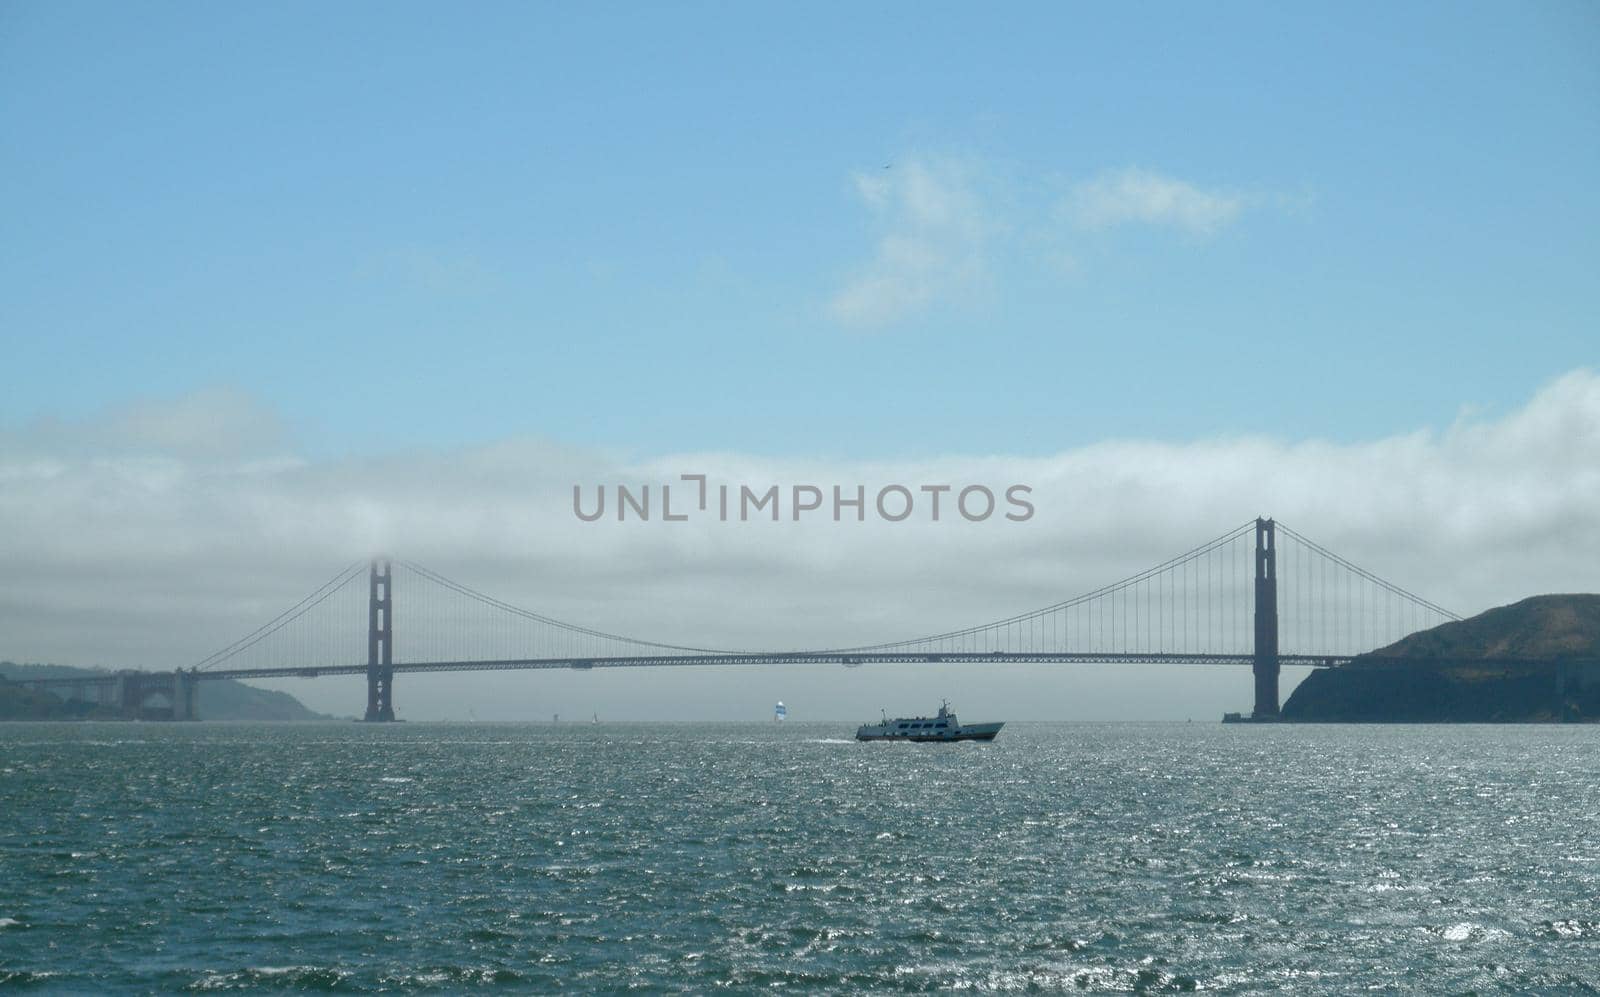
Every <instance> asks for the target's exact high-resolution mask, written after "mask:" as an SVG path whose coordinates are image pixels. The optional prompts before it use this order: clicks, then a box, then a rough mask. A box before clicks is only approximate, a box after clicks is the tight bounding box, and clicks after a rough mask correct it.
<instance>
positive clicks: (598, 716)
mask: <svg viewBox="0 0 1600 997" xmlns="http://www.w3.org/2000/svg"><path fill="white" fill-rule="evenodd" d="M589 722H590V723H592V724H597V723H599V722H600V714H598V713H596V714H595V715H594V719H592V720H590V721H589Z"/></svg>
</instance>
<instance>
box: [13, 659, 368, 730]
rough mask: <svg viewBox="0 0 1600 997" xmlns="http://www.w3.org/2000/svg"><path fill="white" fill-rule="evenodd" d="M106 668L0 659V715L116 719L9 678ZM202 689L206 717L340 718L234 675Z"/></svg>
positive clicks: (84, 672) (64, 675) (96, 672)
mask: <svg viewBox="0 0 1600 997" xmlns="http://www.w3.org/2000/svg"><path fill="white" fill-rule="evenodd" d="M103 674H105V673H104V671H99V670H95V669H89V668H68V667H65V666H62V665H19V664H16V663H14V662H10V661H0V678H4V679H7V680H10V681H9V682H3V683H0V720H86V719H87V720H94V719H110V720H114V719H117V717H116V715H115V714H114V713H113V712H112V711H110V710H108V709H104V708H100V707H95V706H94V705H93V704H90V703H79V702H64V701H63V700H62V698H61V696H60V695H59V694H57V693H55V692H53V691H42V690H41V691H34V690H31V689H25V688H22V687H20V686H16V685H12V684H10V683H11V682H15V681H18V680H21V679H28V678H73V677H76V676H85V677H88V676H96V675H103ZM199 689H200V702H199V712H200V717H201V719H203V720H258V721H260V720H266V721H274V720H298V721H309V720H334V719H337V718H336V717H330V716H328V715H327V714H324V713H317V712H315V711H313V710H309V709H307V708H306V707H305V705H304V704H302V703H301V702H300V701H299V700H298V699H296V698H294V697H293V696H291V695H289V694H288V693H286V692H274V691H272V690H269V689H257V688H255V687H254V686H249V685H245V684H244V683H243V682H235V681H233V680H232V679H220V680H218V681H215V682H203V683H201V684H200V686H199ZM62 692H65V690H62Z"/></svg>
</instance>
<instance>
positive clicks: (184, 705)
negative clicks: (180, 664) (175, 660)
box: [172, 668, 200, 720]
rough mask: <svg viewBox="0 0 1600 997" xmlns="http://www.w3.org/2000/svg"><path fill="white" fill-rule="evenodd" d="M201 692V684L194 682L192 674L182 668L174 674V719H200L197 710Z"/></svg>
mask: <svg viewBox="0 0 1600 997" xmlns="http://www.w3.org/2000/svg"><path fill="white" fill-rule="evenodd" d="M199 691H200V683H199V682H196V681H195V680H194V676H193V675H192V674H190V673H189V672H186V671H184V670H183V669H182V668H179V669H178V670H177V671H175V672H173V673H172V719H174V720H199V719H200V715H199V712H198V711H197V710H196V708H195V707H196V699H197V697H198V694H199Z"/></svg>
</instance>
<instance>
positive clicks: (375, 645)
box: [362, 558, 394, 723]
mask: <svg viewBox="0 0 1600 997" xmlns="http://www.w3.org/2000/svg"><path fill="white" fill-rule="evenodd" d="M380 564H381V565H382V571H380V570H379V565H380ZM393 579H394V575H393V572H392V569H391V568H390V565H389V562H388V560H387V559H384V558H373V559H372V565H371V567H370V569H369V570H368V573H367V593H368V595H367V713H366V716H365V717H363V718H362V719H364V720H366V721H368V722H370V723H384V722H387V721H390V720H393V719H394V580H393Z"/></svg>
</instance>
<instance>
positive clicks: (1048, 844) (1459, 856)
mask: <svg viewBox="0 0 1600 997" xmlns="http://www.w3.org/2000/svg"><path fill="white" fill-rule="evenodd" d="M850 732H851V728H849V727H848V726H846V725H807V724H789V725H775V724H761V725H756V724H751V725H709V726H697V725H696V726H691V725H668V724H662V725H620V724H619V725H604V724H603V725H599V726H592V725H570V726H569V725H563V726H559V727H556V726H548V725H540V726H534V725H529V726H513V725H505V726H501V725H489V724H476V725H423V724H402V725H393V726H382V727H380V726H364V725H357V724H350V725H347V726H289V725H283V726H265V725H263V726H235V725H221V724H190V725H165V724H80V725H33V724H10V725H4V726H0V753H3V757H0V985H10V986H17V985H23V986H29V985H31V986H35V987H37V988H39V989H41V990H45V991H50V992H57V991H98V990H102V989H119V990H138V991H149V990H177V989H183V988H192V989H197V990H205V989H218V990H226V989H257V988H263V987H266V988H273V987H281V988H291V989H324V988H325V989H333V990H384V989H387V990H391V991H392V990H406V989H438V990H444V991H459V990H463V989H472V988H501V989H505V990H508V991H514V992H518V991H539V990H549V989H555V988H561V987H565V988H574V989H580V990H618V989H625V988H643V989H650V990H682V991H692V992H700V991H705V990H709V989H712V988H718V987H731V988H735V989H741V988H743V989H754V988H766V987H769V986H773V985H784V984H787V985H796V986H801V987H805V988H811V989H823V990H835V991H858V990H864V989H865V990H932V989H945V988H971V989H976V990H1012V989H1036V990H1037V989H1045V990H1052V989H1068V990H1088V991H1117V990H1123V991H1184V990H1211V991H1223V992H1232V993H1247V992H1258V991H1279V992H1291V993H1297V994H1298V993H1328V994H1344V993H1350V992H1353V991H1356V990H1364V989H1378V990H1385V989H1386V990H1391V991H1402V992H1414V991H1419V990H1421V991H1429V992H1463V991H1479V992H1496V991H1503V992H1528V991H1536V992H1547V993H1560V992H1573V993H1592V992H1595V989H1596V988H1597V987H1600V900H1597V897H1600V728H1595V727H1492V728H1491V727H1450V728H1444V727H1314V728H1307V727H1254V728H1252V727H1223V726H1221V725H1216V724H1192V725H1028V724H1012V725H1008V726H1007V727H1006V729H1005V731H1004V733H1002V734H1001V735H1000V738H999V740H997V741H995V742H994V743H993V744H987V745H984V744H956V745H908V744H857V743H855V742H854V741H851V740H848V739H847V737H848V735H849V733H850Z"/></svg>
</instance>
